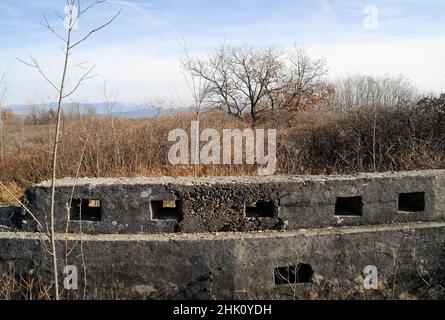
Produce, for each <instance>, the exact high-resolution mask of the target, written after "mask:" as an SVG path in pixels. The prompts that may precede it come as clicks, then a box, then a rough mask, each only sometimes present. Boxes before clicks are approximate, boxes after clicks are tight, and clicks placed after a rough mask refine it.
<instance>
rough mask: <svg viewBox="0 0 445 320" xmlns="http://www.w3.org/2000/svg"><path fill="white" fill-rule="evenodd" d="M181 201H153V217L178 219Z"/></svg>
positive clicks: (156, 218) (155, 218)
mask: <svg viewBox="0 0 445 320" xmlns="http://www.w3.org/2000/svg"><path fill="white" fill-rule="evenodd" d="M180 205H181V202H180V201H175V200H160V201H152V202H151V217H152V219H154V220H178V219H179V217H180V208H179V207H180Z"/></svg>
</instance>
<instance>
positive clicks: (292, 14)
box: [0, 0, 445, 105]
mask: <svg viewBox="0 0 445 320" xmlns="http://www.w3.org/2000/svg"><path fill="white" fill-rule="evenodd" d="M81 3H82V4H83V6H86V5H88V4H89V3H91V1H86V0H83V1H81ZM65 5H66V0H0V75H1V74H2V73H3V72H6V73H7V80H8V81H7V82H8V94H7V100H6V104H34V103H46V102H50V101H54V100H56V92H54V89H53V88H51V86H50V85H48V84H47V83H46V82H45V81H43V80H42V79H41V77H40V75H39V74H38V73H37V72H36V71H35V70H33V69H31V68H29V67H28V66H26V65H24V64H22V63H20V62H19V61H18V60H17V58H18V59H22V60H26V59H29V56H30V55H32V56H33V57H34V58H36V59H37V60H38V61H39V64H40V65H41V67H42V69H43V70H44V71H45V72H46V73H47V74H48V77H49V78H51V80H52V81H54V82H58V81H60V80H59V79H60V69H61V68H60V67H61V65H62V62H63V51H62V47H63V43H62V42H61V41H60V40H59V39H58V38H57V37H55V36H54V35H53V34H52V33H50V32H48V30H46V29H45V28H44V27H42V25H41V24H40V23H41V22H42V21H44V19H43V16H42V14H43V13H44V14H45V15H46V17H47V18H48V21H49V22H50V23H51V24H52V25H53V26H54V28H55V29H56V30H57V31H58V32H60V33H63V32H64V31H65V29H64V25H63V21H62V20H61V19H60V18H59V17H58V15H59V16H62V17H65V16H66V13H64V9H65ZM120 9H122V13H121V15H120V16H119V17H118V18H117V19H116V20H115V21H114V22H113V23H112V24H111V25H110V26H108V27H107V28H105V29H103V30H101V31H100V32H98V33H96V34H94V35H93V37H91V38H90V39H89V40H88V41H87V42H85V43H82V45H80V46H79V47H76V48H75V50H74V51H73V54H72V56H71V57H70V60H71V64H72V65H76V64H78V63H81V62H85V61H88V63H89V64H90V65H95V66H96V67H95V74H97V77H95V78H94V79H91V80H89V81H88V82H86V83H84V85H82V86H81V87H80V89H79V91H78V92H77V93H76V95H74V96H73V97H72V100H73V101H76V102H89V103H93V102H99V101H103V100H104V94H103V88H104V83H107V85H106V87H107V91H108V93H109V95H113V97H114V98H115V99H116V100H119V101H122V102H137V103H151V102H153V101H161V100H164V101H166V102H169V103H172V104H176V105H182V104H183V105H187V104H188V102H189V101H190V95H189V93H188V90H187V86H186V84H185V81H184V76H183V74H182V73H181V68H180V57H181V54H182V44H183V43H184V42H185V43H187V46H188V48H189V51H190V53H191V54H192V55H204V54H206V53H209V52H211V51H212V50H214V49H215V48H216V47H219V46H221V45H222V44H230V45H235V46H236V45H246V44H247V45H251V46H255V47H270V46H275V47H277V48H280V49H283V50H287V49H290V48H292V47H295V46H297V47H299V48H303V49H305V50H306V51H307V53H308V54H309V55H310V56H311V57H313V58H324V59H325V60H326V63H327V65H328V67H329V75H330V77H331V78H332V79H335V78H338V77H344V76H346V75H348V74H356V73H364V74H370V75H376V76H381V75H405V76H406V77H408V78H409V79H410V80H411V82H412V83H413V84H414V85H416V86H417V87H418V88H419V89H420V90H421V91H425V92H435V93H440V92H442V91H443V92H445V1H444V0H422V1H420V0H416V1H414V0H393V1H390V0H387V1H382V0H367V1H362V0H300V1H297V0H275V1H270V0H267V1H266V0H224V1H223V0H144V1H143V0H131V1H130V0H128V1H124V0H108V1H107V2H106V3H104V4H102V5H99V6H97V7H95V8H93V9H91V10H90V11H89V12H88V13H87V15H85V16H84V17H83V18H82V20H80V21H79V24H78V26H77V30H76V32H75V34H74V37H75V38H76V39H79V38H81V37H82V36H83V35H85V34H86V33H88V32H89V30H91V29H94V28H95V27H97V26H99V25H101V24H102V23H104V22H106V21H107V20H108V19H109V18H110V17H112V16H113V15H114V14H115V13H116V12H117V11H118V10H120ZM56 13H58V15H57V14H56ZM79 71H80V70H78V68H74V67H73V68H71V69H70V75H71V76H70V78H69V80H70V84H73V83H75V80H76V77H77V76H79ZM0 91H1V88H0Z"/></svg>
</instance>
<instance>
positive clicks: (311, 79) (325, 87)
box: [276, 48, 333, 111]
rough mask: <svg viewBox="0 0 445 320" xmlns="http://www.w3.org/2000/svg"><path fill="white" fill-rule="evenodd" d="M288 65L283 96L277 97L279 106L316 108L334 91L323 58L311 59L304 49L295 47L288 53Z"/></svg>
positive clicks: (282, 107)
mask: <svg viewBox="0 0 445 320" xmlns="http://www.w3.org/2000/svg"><path fill="white" fill-rule="evenodd" d="M287 67H288V70H286V77H285V78H284V79H283V82H284V83H283V90H281V91H280V92H279V94H280V95H281V96H280V97H278V98H276V101H277V108H280V109H283V110H285V111H301V110H305V109H307V108H314V107H316V106H317V105H320V104H322V103H323V102H325V101H326V100H327V98H328V96H329V95H330V94H331V93H332V92H333V90H332V89H331V87H330V86H329V84H328V83H327V81H326V76H327V73H328V69H327V67H326V63H325V61H324V60H323V59H311V58H310V57H309V56H308V55H307V54H306V52H305V51H304V50H302V49H298V48H295V49H294V50H293V51H292V52H291V53H290V54H289V55H288V66H287Z"/></svg>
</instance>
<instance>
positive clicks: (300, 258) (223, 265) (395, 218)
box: [0, 171, 445, 299]
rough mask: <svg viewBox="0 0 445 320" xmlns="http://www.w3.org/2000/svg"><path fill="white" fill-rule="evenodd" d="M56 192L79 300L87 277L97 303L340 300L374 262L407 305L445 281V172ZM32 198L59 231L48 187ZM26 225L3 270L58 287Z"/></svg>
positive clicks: (109, 185) (110, 184) (89, 184)
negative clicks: (410, 296) (406, 296)
mask: <svg viewBox="0 0 445 320" xmlns="http://www.w3.org/2000/svg"><path fill="white" fill-rule="evenodd" d="M56 190H57V195H56V199H57V210H56V215H57V221H56V229H57V238H58V243H59V246H58V248H59V250H60V252H59V257H62V258H61V259H60V260H59V263H60V269H61V270H62V269H63V267H64V266H65V265H66V264H69V265H75V266H76V267H77V268H78V270H79V272H80V275H79V286H80V291H79V292H78V294H79V295H80V296H82V293H81V291H82V287H83V281H84V280H85V279H86V280H87V281H86V285H87V291H88V292H87V297H89V298H111V297H114V298H116V297H117V298H119V297H121V298H129V297H130V298H150V299H159V298H168V299H175V298H190V299H192V298H201V299H208V298H224V299H230V298H236V299H238V298H252V299H256V298H272V299H273V298H276V297H283V296H284V297H290V298H292V297H294V294H296V293H298V294H299V297H305V294H306V295H307V293H308V292H309V291H311V292H312V291H315V292H318V293H319V294H320V295H319V296H318V297H319V298H320V297H321V298H339V297H335V296H334V297H331V296H329V294H330V292H331V290H333V288H338V287H344V288H346V291H350V290H351V289H353V288H355V289H356V290H362V289H363V277H364V273H363V269H364V267H365V266H368V265H373V266H376V267H377V269H378V272H379V280H380V287H381V288H382V289H387V290H391V289H392V287H393V284H395V290H394V294H395V297H396V298H397V297H398V295H399V294H400V293H402V292H409V293H414V294H415V293H416V292H417V291H419V288H421V287H425V286H426V283H428V284H429V286H430V287H434V286H438V287H439V288H440V287H442V288H443V287H444V286H445V277H444V274H445V171H422V172H402V173H385V174H363V175H358V176H337V177H268V178H248V177H240V178H206V179H191V178H177V179H173V178H159V179H144V178H138V179H131V180H127V179H122V180H119V179H80V180H71V179H65V180H60V181H58V183H57V189H56ZM172 200H173V201H172ZM26 202H27V204H28V207H29V208H30V209H31V211H32V212H33V213H34V214H35V215H36V216H37V218H38V219H39V220H40V221H41V222H42V224H43V225H46V224H47V223H48V222H49V220H48V217H47V213H48V212H49V206H48V205H49V184H48V183H42V184H40V185H37V186H35V187H34V188H31V189H30V190H28V191H27V193H26ZM14 217H15V218H14V219H15V220H14V221H13V222H11V221H10V222H9V227H8V229H6V231H5V232H0V269H2V270H5V269H8V268H9V267H10V266H11V265H12V264H14V265H15V266H16V268H17V270H21V271H24V272H29V271H30V270H32V271H33V273H34V274H40V275H44V277H46V278H47V279H50V278H51V259H50V257H49V256H48V254H47V253H46V252H45V249H44V246H43V245H42V239H44V235H43V234H42V233H41V231H42V230H39V228H38V227H37V225H36V224H35V223H33V220H32V219H31V218H30V217H29V216H28V215H24V216H23V217H21V218H20V219H17V216H14ZM80 218H81V220H82V221H79V219H80ZM3 224H4V225H5V223H3ZM11 226H14V227H12V228H15V229H11ZM66 230H67V231H68V232H66ZM81 230H82V233H81V232H80V231H81ZM67 252H68V255H66V253H67ZM300 265H301V266H302V267H305V268H306V269H307V268H309V269H310V274H308V272H309V271H307V270H306V269H305V270H306V274H301V275H300V274H299V275H298V277H307V279H305V281H296V282H299V283H296V284H293V283H280V281H278V282H277V277H276V270H277V269H278V268H286V267H290V266H300ZM84 267H85V270H86V277H85V275H84V272H83V271H84ZM288 270H289V269H288ZM287 276H288V278H291V277H290V273H289V274H288V275H287ZM293 280H295V279H293ZM300 280H301V279H300Z"/></svg>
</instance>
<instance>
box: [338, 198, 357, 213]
mask: <svg viewBox="0 0 445 320" xmlns="http://www.w3.org/2000/svg"><path fill="white" fill-rule="evenodd" d="M362 214H363V202H362V197H339V198H337V202H336V203H335V215H336V216H361V215H362Z"/></svg>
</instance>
